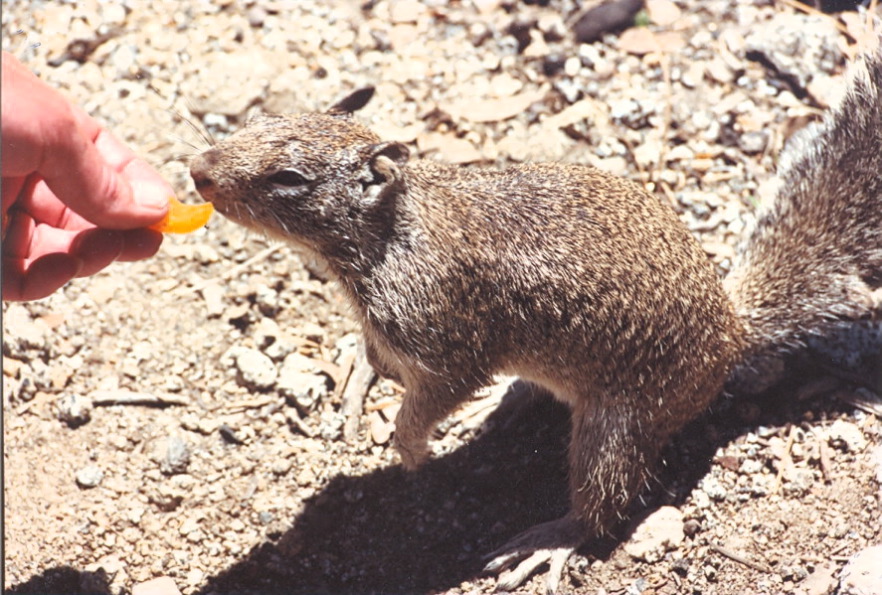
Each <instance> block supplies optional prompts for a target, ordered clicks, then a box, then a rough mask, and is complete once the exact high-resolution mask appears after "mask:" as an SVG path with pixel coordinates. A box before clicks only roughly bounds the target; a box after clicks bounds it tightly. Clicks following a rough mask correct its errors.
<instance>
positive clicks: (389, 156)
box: [359, 142, 410, 202]
mask: <svg viewBox="0 0 882 595" xmlns="http://www.w3.org/2000/svg"><path fill="white" fill-rule="evenodd" d="M367 149H368V152H367V158H366V159H365V160H364V161H363V166H362V170H361V172H362V173H361V175H360V176H359V178H360V180H361V184H362V187H363V188H364V191H365V194H364V196H365V199H366V200H367V201H368V202H373V201H380V202H383V197H386V198H389V197H392V196H394V195H395V194H397V192H398V191H400V190H401V188H402V186H401V183H402V177H401V167H402V166H403V165H404V164H405V163H407V159H408V157H409V156H410V151H408V150H407V147H406V146H404V145H402V144H401V143H395V142H386V143H377V144H376V145H371V146H370V147H368V148H367Z"/></svg>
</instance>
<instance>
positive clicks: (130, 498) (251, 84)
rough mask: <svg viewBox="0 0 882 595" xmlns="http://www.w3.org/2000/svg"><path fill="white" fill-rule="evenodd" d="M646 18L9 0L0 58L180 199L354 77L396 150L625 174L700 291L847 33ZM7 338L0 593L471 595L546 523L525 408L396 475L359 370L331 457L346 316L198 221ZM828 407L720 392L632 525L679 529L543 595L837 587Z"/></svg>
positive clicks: (556, 474) (725, 263)
mask: <svg viewBox="0 0 882 595" xmlns="http://www.w3.org/2000/svg"><path fill="white" fill-rule="evenodd" d="M592 5H593V4H592ZM588 7H589V5H588V4H586V6H585V8H588ZM647 9H648V12H647V13H645V14H642V15H641V14H638V17H637V18H638V19H640V20H641V22H643V23H646V26H643V27H640V28H634V27H630V28H628V29H626V30H625V31H623V32H622V33H621V34H611V33H606V34H604V35H602V36H601V37H600V39H599V40H598V41H596V42H594V43H591V44H579V43H576V42H575V41H574V40H573V37H572V32H571V30H570V29H569V28H570V27H571V25H572V23H574V22H575V21H576V20H578V17H579V16H580V14H579V12H578V10H577V3H575V2H573V1H572V0H562V1H560V2H553V3H546V2H510V1H503V0H473V1H471V2H453V1H450V0H431V1H430V2H425V3H420V2H413V1H407V2H391V1H388V0H380V1H378V2H369V3H366V4H357V3H352V2H348V1H342V0H341V1H338V2H328V3H318V2H316V3H305V2H291V1H288V0H279V1H253V0H243V1H241V2H238V1H230V0H224V1H221V2H202V3H196V2H183V3H181V2H171V1H169V0H155V1H153V2H127V3H107V2H100V1H98V0H82V1H81V0H76V1H71V2H49V1H45V0H29V1H27V2H25V1H20V0H19V1H15V0H11V1H9V2H4V5H3V11H2V13H0V21H2V33H3V36H2V44H3V48H4V49H5V50H9V51H12V52H13V53H14V54H15V55H16V56H18V57H19V58H20V59H21V60H22V61H23V62H24V63H25V64H27V66H28V67H30V68H31V69H33V70H34V71H35V72H37V73H38V74H39V75H40V76H41V77H43V78H44V79H45V80H47V81H48V82H50V83H51V84H52V85H54V86H56V87H57V88H59V89H61V90H62V92H64V93H65V94H66V95H67V96H68V97H70V98H71V99H72V100H73V101H75V102H76V103H78V104H79V105H81V106H83V107H84V108H85V109H86V111H88V112H89V113H91V114H93V115H94V116H95V117H96V118H98V119H99V120H100V121H101V122H103V123H105V124H106V125H107V126H108V127H109V128H110V129H112V130H113V131H114V133H115V134H116V135H117V136H119V137H120V138H121V139H122V140H123V141H124V142H126V143H127V144H129V145H130V146H131V147H132V148H133V149H134V150H135V151H136V152H137V153H138V154H139V155H141V156H143V157H145V158H146V159H148V160H149V161H150V162H151V163H152V164H153V165H154V166H156V167H157V168H158V169H159V170H160V171H161V172H162V173H163V175H164V176H166V177H167V178H168V179H169V180H170V181H171V182H172V183H173V185H174V187H175V188H176V189H177V190H178V195H179V196H180V197H181V198H182V199H184V200H187V201H191V200H193V201H195V200H196V199H195V193H194V191H193V188H192V183H191V182H190V181H189V178H188V175H187V168H186V158H187V157H188V156H189V155H193V154H195V153H197V152H199V151H201V150H203V149H205V148H207V147H208V146H209V145H210V142H211V141H210V137H209V135H211V136H213V137H215V138H220V137H223V136H225V135H227V134H229V133H230V132H232V131H234V130H235V129H237V128H238V127H240V126H241V125H242V124H243V123H244V122H245V121H246V120H247V118H248V117H250V116H251V115H253V114H255V113H260V112H264V111H267V112H289V111H303V110H316V109H324V108H326V107H327V106H329V105H331V104H332V103H333V102H334V101H335V100H337V99H339V98H340V97H342V96H344V95H346V94H348V93H349V92H351V91H352V90H354V89H357V88H361V87H364V86H366V85H373V86H375V87H376V88H377V93H376V96H375V97H374V99H373V100H372V101H371V102H370V103H369V104H368V106H367V107H366V108H365V109H364V110H362V111H361V112H360V113H359V114H357V116H356V117H357V118H359V119H360V120H361V121H363V122H365V123H366V124H368V125H370V126H371V127H372V128H373V129H374V130H376V131H377V132H378V134H380V135H381V136H382V137H384V138H386V139H390V140H398V141H400V142H405V143H408V145H409V147H410V149H411V152H412V153H413V154H415V155H416V154H419V155H423V156H427V157H430V158H437V159H444V160H447V161H451V162H455V163H462V164H467V165H465V166H467V167H497V166H501V165H505V164H507V163H511V162H515V161H521V160H528V159H529V160H538V159H543V160H555V161H558V160H559V161H567V162H579V163H590V164H594V165H596V166H598V167H601V168H604V169H607V170H609V171H612V172H614V173H616V174H619V175H624V176H627V177H629V178H631V179H633V180H634V181H636V182H637V183H639V184H643V185H644V186H645V187H647V188H648V189H650V190H651V191H653V192H654V193H655V194H657V195H658V196H659V197H661V198H662V199H664V200H669V201H670V202H671V203H672V204H673V205H675V208H677V210H678V212H679V214H680V216H681V218H682V219H683V221H684V222H685V223H686V225H688V226H689V228H690V229H691V230H692V231H693V233H694V234H695V235H696V237H698V239H699V241H700V242H701V243H702V245H703V247H704V248H705V251H706V252H707V253H708V255H709V257H710V258H711V259H712V261H713V262H714V264H715V265H716V266H717V268H718V270H719V271H720V273H721V274H722V273H724V272H725V271H727V270H728V268H729V267H730V266H731V261H732V257H733V255H734V253H735V252H734V248H733V246H734V245H735V244H736V243H737V242H738V240H739V239H740V238H741V237H743V235H744V233H745V230H746V229H749V228H750V226H751V224H752V221H753V219H754V216H755V215H754V213H755V211H756V208H757V206H758V205H760V204H761V203H762V201H763V200H765V199H766V198H767V197H768V196H769V194H770V188H771V187H772V180H773V176H774V167H775V160H776V157H777V154H778V152H779V151H780V149H781V147H782V145H783V143H784V142H785V140H786V138H787V137H788V136H789V134H790V133H791V132H792V131H793V130H794V129H795V128H797V127H798V126H799V125H801V124H804V123H805V122H806V121H809V120H811V119H812V118H815V117H816V114H817V113H818V110H819V109H822V108H824V107H825V106H827V105H829V103H830V102H831V101H832V100H833V99H834V97H833V96H832V95H831V93H832V91H834V90H835V89H837V88H839V86H840V83H841V79H842V75H843V72H844V66H845V57H846V55H847V54H848V52H849V51H851V50H852V48H853V44H852V40H853V37H854V36H853V35H850V34H845V33H843V32H842V31H841V29H843V28H844V29H845V30H849V31H850V30H852V29H853V27H854V26H855V22H856V21H855V19H854V18H850V17H843V18H838V17H835V16H834V17H816V16H811V15H806V14H803V13H801V12H799V11H795V10H793V9H791V8H789V7H787V6H786V5H785V4H783V3H774V4H773V3H768V2H759V1H757V2H740V1H735V0H711V1H709V2H704V3H701V4H686V3H683V2H680V3H671V2H666V1H661V0H652V1H650V2H647ZM836 18H838V20H837V21H831V19H836ZM837 24H838V25H839V27H837V26H836V25H837ZM50 62H51V63H52V64H56V66H52V65H50ZM3 331H4V333H3V334H4V336H3V355H4V359H3V401H4V403H3V406H4V414H5V417H4V424H5V428H4V438H5V439H4V463H5V464H4V477H5V485H4V489H5V506H6V510H5V519H4V520H5V524H4V532H5V543H4V545H5V576H4V589H5V590H8V591H9V592H12V593H45V592H58V593H61V592H63V593H86V592H89V593H94V592H100V593H113V594H117V593H131V592H136V593H138V594H139V595H141V594H142V593H144V594H150V595H153V594H154V593H155V594H156V595H160V594H162V595H169V594H170V593H173V592H174V591H175V590H180V592H181V593H183V594H185V595H191V594H197V593H204V594H208V593H231V592H236V593H315V592H324V593H401V592H409V593H418V592H420V593H423V592H433V593H448V594H455V593H490V592H492V591H493V588H494V585H495V582H494V580H493V579H492V578H490V577H487V576H485V575H483V574H482V573H481V568H482V565H483V556H484V555H486V554H487V553H488V552H490V551H492V550H493V549H495V548H496V547H499V546H500V545H502V544H503V543H505V542H506V541H507V540H508V539H510V538H511V537H513V536H514V535H515V534H517V533H518V532H520V531H522V530H524V529H526V528H527V527H529V526H531V525H533V524H536V523H539V522H543V521H548V520H551V519H553V518H556V517H558V516H560V515H561V514H563V513H564V512H565V510H566V507H567V502H566V493H567V487H566V486H567V483H566V473H565V468H566V436H567V433H568V431H569V428H568V420H567V415H566V411H565V410H564V409H563V408H562V407H560V406H557V405H555V404H552V403H550V402H548V401H545V400H542V399H534V400H530V401H529V402H528V403H526V404H524V403H519V404H518V405H517V406H515V405H512V404H511V402H510V400H507V399H506V398H504V397H502V395H503V394H504V393H505V390H500V391H497V392H495V393H494V392H493V391H491V392H490V393H482V394H481V395H477V396H476V399H475V401H474V402H472V403H468V404H466V405H465V406H464V407H463V408H462V409H461V410H459V411H457V412H455V413H454V414H453V416H451V418H450V419H449V420H447V421H445V423H443V424H442V425H441V426H440V427H439V429H438V431H437V433H436V436H435V441H434V443H433V448H434V450H435V452H436V457H435V458H434V459H433V460H432V461H430V462H429V464H428V465H427V466H426V468H425V469H423V470H421V471H419V472H417V473H414V474H408V473H405V472H404V471H403V470H402V469H401V468H400V466H399V465H398V459H397V455H396V454H395V453H394V449H393V448H392V446H391V436H392V432H393V430H394V424H393V423H392V421H393V420H394V413H395V411H396V410H397V407H398V404H399V402H400V397H401V394H402V389H401V387H399V386H398V385H396V384H395V383H393V382H390V381H387V380H383V381H379V382H376V383H374V384H373V385H372V387H371V389H370V391H369V392H368V394H367V398H366V401H365V406H364V413H363V414H362V415H361V416H360V418H359V419H357V420H355V421H356V423H355V428H356V430H357V431H356V432H355V435H354V437H351V438H350V439H347V438H346V437H345V436H348V433H344V431H343V429H344V427H345V424H346V421H347V420H346V417H345V415H344V413H343V399H342V395H343V393H344V389H345V388H346V382H347V379H348V378H349V377H350V376H351V375H354V374H350V372H351V369H350V368H351V361H352V357H353V354H354V353H355V352H356V349H357V341H358V327H357V324H356V322H355V321H354V320H353V318H352V316H351V312H350V311H349V310H348V308H347V307H346V305H345V303H344V302H343V300H342V297H341V295H340V293H339V292H338V291H337V289H336V288H335V287H334V286H333V284H331V283H329V282H328V281H327V278H326V275H325V274H324V272H323V271H322V270H321V269H320V267H318V266H317V265H316V263H315V262H314V261H312V260H311V259H310V258H309V257H308V256H304V255H301V254H299V253H298V252H297V251H296V250H295V249H294V248H292V247H289V246H278V245H276V244H275V243H274V242H273V241H272V240H270V239H268V238H264V237H261V236H259V235H256V234H253V233H250V232H248V231H247V230H245V229H243V228H241V227H237V226H235V225H234V224H232V223H230V222H228V221H225V220H223V219H222V218H220V217H217V216H216V217H214V218H213V219H212V221H211V222H210V224H209V226H208V227H207V228H206V229H203V230H200V231H197V232H195V233H193V234H188V235H185V236H169V237H167V238H166V239H165V241H164V244H163V247H162V250H161V251H160V253H159V254H158V255H157V256H156V257H155V258H153V259H151V260H149V261H144V262H137V263H117V264H115V265H113V266H111V267H110V268H109V269H108V270H106V271H104V272H102V273H100V274H98V275H96V276H94V277H91V278H87V279H78V280H75V281H74V282H72V283H70V284H69V285H68V286H66V287H65V288H64V289H63V290H62V291H60V292H58V293H56V294H55V295H53V296H52V297H50V298H48V299H46V300H41V301H39V302H33V303H28V304H8V303H6V304H3ZM836 390H845V391H848V390H851V389H850V388H849V387H844V388H843V387H838V388H837V389H836ZM829 392H832V389H831V390H828V391H827V393H829ZM827 393H822V394H817V395H815V396H813V397H810V398H806V399H804V400H803V399H798V398H796V397H797V395H798V394H799V393H798V391H797V390H796V389H793V388H789V387H785V388H784V389H782V390H781V391H780V394H778V395H774V396H770V397H769V398H768V399H764V400H757V401H751V402H748V403H733V402H731V401H730V400H728V399H726V398H723V399H721V400H720V402H718V403H717V404H716V405H715V406H714V408H713V410H712V411H711V412H710V413H709V414H708V415H707V416H705V417H703V418H701V419H700V420H697V421H696V422H695V423H694V424H692V426H690V428H689V429H688V430H687V431H686V432H684V433H683V435H682V436H681V437H680V438H678V440H677V441H676V442H675V443H674V445H672V446H671V447H670V448H668V449H666V450H665V452H664V453H663V458H664V465H662V466H661V467H660V468H659V469H658V476H657V481H653V482H651V483H652V485H651V486H650V488H651V489H650V490H649V491H648V493H647V494H646V496H645V497H644V498H643V499H642V500H640V501H639V502H638V503H636V504H635V507H634V508H635V509H634V511H633V512H634V515H633V518H635V519H640V518H643V517H644V516H645V515H646V514H649V513H652V512H653V511H656V510H665V511H666V512H673V510H676V511H679V514H678V515H677V516H678V520H677V521H676V523H675V524H676V525H677V526H682V532H683V534H684V535H683V537H682V540H681V538H680V537H678V538H677V539H676V540H668V541H667V542H666V543H668V544H669V545H667V546H663V547H661V546H660V547H655V546H653V547H649V548H647V549H646V550H645V551H646V552H649V553H648V554H646V555H648V557H649V558H650V559H652V560H653V561H652V562H651V563H650V562H642V561H637V560H635V559H634V558H632V557H631V556H630V555H629V554H628V553H627V552H626V551H625V548H624V547H619V546H623V545H624V544H626V543H629V541H630V540H631V539H632V534H633V530H634V529H635V527H636V526H637V523H636V522H634V523H632V524H629V523H628V522H624V523H623V524H622V525H621V526H619V527H616V528H615V530H614V532H613V537H612V538H611V539H609V540H603V541H602V542H599V543H592V544H591V545H589V546H588V547H586V548H583V550H582V551H580V553H579V555H577V556H575V557H574V558H573V560H571V562H570V564H569V568H568V572H567V573H565V576H564V583H563V585H564V588H565V589H566V590H567V592H573V593H597V592H603V591H605V592H607V593H618V592H622V593H624V592H631V593H637V592H640V593H647V594H648V593H654V594H673V593H680V592H700V593H720V594H727V593H745V592H787V593H797V592H806V593H822V592H828V591H829V590H831V589H832V590H835V589H840V588H841V589H854V588H857V587H853V582H848V581H853V580H854V579H853V578H847V577H846V575H845V574H842V575H840V569H841V568H842V567H843V566H844V564H845V561H846V560H847V559H849V558H851V557H852V556H856V558H855V559H859V557H860V556H861V555H862V552H864V554H863V556H864V557H863V559H864V560H866V559H870V560H872V559H874V558H873V556H874V555H875V556H878V553H877V552H874V550H872V549H868V548H869V547H870V546H872V545H874V544H878V543H879V542H880V539H882V536H880V530H882V529H880V526H879V523H878V510H879V498H880V490H879V478H880V477H882V472H880V469H882V464H880V461H882V455H880V454H879V453H880V452H882V449H880V445H882V426H880V422H879V420H878V419H877V418H876V417H874V416H871V415H866V414H861V413H858V412H855V411H854V410H852V409H850V408H848V407H846V406H844V405H841V404H838V403H837V402H836V401H834V400H833V399H831V398H829V396H828V394H827ZM488 394H490V396H489V397H488ZM493 395H496V397H498V399H496V398H495V397H493ZM773 397H776V398H773ZM484 399H489V401H488V402H489V403H492V405H494V406H495V404H496V403H497V402H498V401H499V400H501V401H502V406H501V407H500V408H499V409H498V410H496V411H494V407H493V406H489V405H487V403H488V402H485V401H484ZM86 488H89V489H86ZM669 508H670V509H673V510H669ZM720 551H725V552H728V553H734V554H735V557H734V558H733V557H730V556H726V555H723V554H721V553H720ZM646 555H644V557H646ZM876 559H878V558H876ZM744 560H747V561H748V563H745V562H744ZM831 564H832V567H831V566H829V565H831ZM757 568H760V569H762V568H771V569H772V572H766V571H765V570H758V569H757ZM854 576H857V575H856V574H855V573H854V572H852V573H851V574H848V577H854ZM154 580H155V581H158V582H149V581H154ZM840 581H841V582H840ZM840 585H841V586H840ZM875 585H878V582H877V583H875ZM821 588H824V589H826V590H814V591H812V590H811V589H821ZM870 588H876V587H875V586H873V587H870ZM151 589H152V591H151ZM542 590H543V585H542V582H541V577H539V578H533V579H531V580H530V581H529V582H528V583H527V584H526V585H525V586H524V592H526V593H539V592H542ZM880 590H882V589H878V588H877V589H876V591H877V592H878V591H880ZM843 592H844V591H843ZM855 592H858V591H855ZM869 592H872V591H869Z"/></svg>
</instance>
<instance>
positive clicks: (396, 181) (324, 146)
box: [190, 90, 409, 254]
mask: <svg viewBox="0 0 882 595" xmlns="http://www.w3.org/2000/svg"><path fill="white" fill-rule="evenodd" d="M371 93H372V90H371V91H369V92H366V91H358V92H356V93H354V94H352V95H350V96H349V97H347V98H345V99H343V100H342V101H341V102H339V103H337V104H335V105H334V107H332V108H331V109H330V110H328V112H327V113H310V114H301V115H285V116H259V117H256V118H253V119H252V120H250V121H249V122H248V123H247V124H246V126H245V127H244V128H243V129H242V130H240V131H238V132H236V133H235V134H233V135H231V136H230V137H228V138H226V139H224V140H222V141H221V142H219V143H217V144H216V145H215V146H214V147H212V148H211V149H209V150H207V151H205V152H204V153H202V154H201V155H198V156H196V157H195V158H194V159H193V160H192V161H191V163H190V174H191V176H192V178H193V181H194V182H195V184H196V189H197V190H198V192H199V193H200V194H201V195H202V197H203V198H204V199H205V200H207V201H209V202H211V203H213V204H214V206H215V208H216V209H217V210H218V211H220V212H221V213H222V214H223V215H225V216H226V217H228V218H229V219H232V220H234V221H236V222H237V223H240V224H242V225H245V226H246V227H250V228H252V229H257V230H260V231H264V232H266V233H269V234H271V235H275V236H281V237H284V238H285V239H288V240H293V241H294V242H297V243H300V244H304V245H306V246H308V247H310V248H312V249H314V250H316V251H317V252H319V253H326V254H327V252H328V251H329V250H332V249H338V248H339V247H341V243H345V242H346V241H348V240H355V239H356V238H357V236H361V235H363V234H364V233H366V231H365V230H364V228H365V227H371V231H368V232H367V233H372V234H374V235H376V233H377V230H376V229H375V228H377V227H382V226H383V225H384V221H385V220H386V219H387V218H388V217H389V216H390V215H391V213H390V210H394V207H393V203H394V199H395V196H396V195H398V194H399V193H400V191H401V190H402V188H403V184H404V183H403V180H402V176H401V169H400V168H401V166H402V165H404V163H405V162H406V161H407V159H408V156H409V151H408V150H407V147H405V146H404V145H402V144H400V143H390V142H381V141H380V139H379V137H377V135H376V134H374V133H373V132H371V131H370V130H369V129H367V128H366V127H364V126H362V125H361V124H359V123H357V122H355V121H354V119H353V118H352V116H351V112H352V111H353V110H354V109H358V108H360V107H361V106H362V105H364V104H365V103H366V102H367V100H368V99H369V98H370V95H371ZM365 95H366V97H365Z"/></svg>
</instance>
